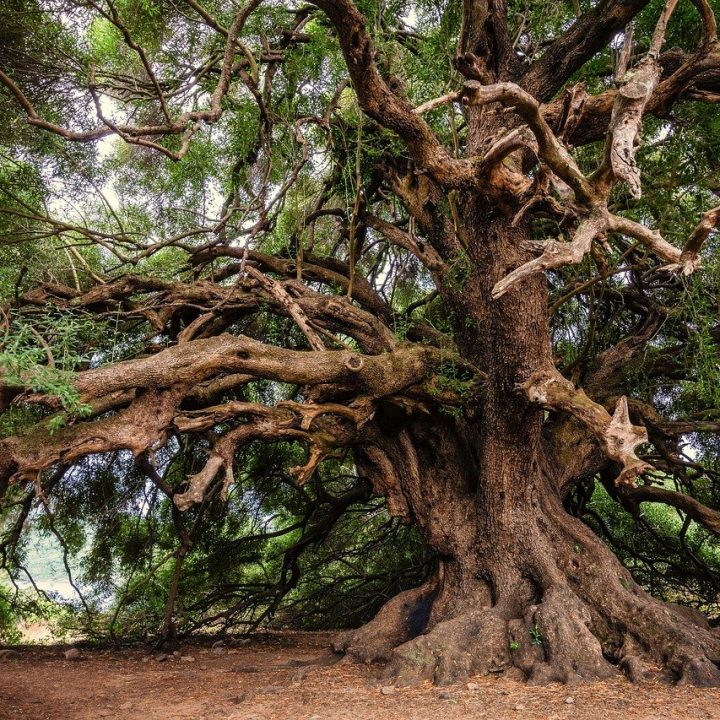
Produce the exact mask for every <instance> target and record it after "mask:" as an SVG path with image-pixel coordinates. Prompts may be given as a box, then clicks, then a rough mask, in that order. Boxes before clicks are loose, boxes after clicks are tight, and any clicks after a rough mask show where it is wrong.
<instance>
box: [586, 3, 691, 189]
mask: <svg viewBox="0 0 720 720" xmlns="http://www.w3.org/2000/svg"><path fill="white" fill-rule="evenodd" d="M676 5H677V0H669V1H668V3H667V4H666V6H665V9H664V10H663V12H662V14H661V15H660V19H659V20H658V22H657V25H656V26H655V31H654V33H653V36H652V40H651V42H650V49H649V50H648V52H647V54H646V55H645V57H644V58H643V59H642V61H641V62H640V64H639V65H638V67H637V68H635V69H634V70H632V71H630V72H628V73H626V76H625V78H623V80H624V83H623V84H622V85H621V87H620V88H619V89H618V92H617V95H616V96H615V104H614V105H613V111H612V116H611V118H610V127H609V128H608V135H607V142H606V144H605V159H604V162H603V164H602V166H601V167H600V168H599V169H598V171H597V172H596V173H595V176H594V180H595V184H596V186H597V187H598V188H599V189H600V190H601V192H604V193H608V192H609V191H610V188H612V187H613V185H614V181H615V180H624V181H625V182H626V183H627V186H628V190H629V191H630V194H631V195H632V196H633V197H635V198H639V197H640V196H641V194H642V186H641V183H640V168H639V167H638V165H637V163H636V162H635V150H636V148H637V147H638V145H639V144H640V143H639V137H640V130H641V127H642V119H643V115H644V114H645V107H646V106H647V104H648V101H649V100H650V98H651V97H652V94H653V92H655V88H656V87H657V85H658V82H659V81H660V72H661V66H660V62H659V59H658V58H659V56H660V49H661V48H662V44H663V40H664V38H665V29H666V28H667V23H668V20H669V19H670V16H671V15H672V13H673V10H675V6H676ZM625 42H626V43H630V42H632V35H626V37H625Z"/></svg>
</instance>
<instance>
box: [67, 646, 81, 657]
mask: <svg viewBox="0 0 720 720" xmlns="http://www.w3.org/2000/svg"><path fill="white" fill-rule="evenodd" d="M81 657H82V655H81V654H80V651H79V650H78V649H77V648H70V649H69V650H66V651H65V659H66V660H80V658H81Z"/></svg>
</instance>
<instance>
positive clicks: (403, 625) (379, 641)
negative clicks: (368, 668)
mask: <svg viewBox="0 0 720 720" xmlns="http://www.w3.org/2000/svg"><path fill="white" fill-rule="evenodd" d="M434 594H435V587H434V585H422V586H420V587H418V588H413V589H412V590H406V591H405V592H401V593H399V594H398V595H396V596H395V597H394V598H392V599H391V600H389V601H388V602H387V603H385V605H383V607H382V608H381V609H380V612H378V614H377V615H376V616H375V617H374V618H373V619H372V620H371V621H370V622H369V623H367V625H364V626H363V627H361V628H359V629H358V630H349V631H347V632H344V633H341V634H339V635H338V636H336V637H335V638H334V639H333V643H332V647H333V650H335V652H343V653H345V655H346V657H348V658H349V659H351V660H355V661H356V662H363V663H371V662H387V661H388V660H390V658H391V657H392V654H393V650H394V649H395V648H396V647H397V646H398V645H401V644H402V643H404V642H406V641H407V640H410V639H411V638H413V637H415V636H416V635H419V634H420V633H421V632H422V631H423V630H424V629H425V626H426V625H427V620H428V617H429V615H430V609H431V607H432V600H433V597H434Z"/></svg>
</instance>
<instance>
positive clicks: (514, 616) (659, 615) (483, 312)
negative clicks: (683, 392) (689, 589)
mask: <svg viewBox="0 0 720 720" xmlns="http://www.w3.org/2000/svg"><path fill="white" fill-rule="evenodd" d="M468 221H469V222H468V226H469V227H476V228H481V229H482V232H478V233H477V234H476V236H475V237H474V238H473V242H472V244H471V245H470V247H469V252H470V254H471V256H472V260H473V262H474V264H475V266H477V267H483V268H491V271H490V272H484V273H483V274H482V275H478V276H476V277H471V278H469V279H468V281H467V283H468V284H467V287H466V288H465V292H464V293H463V295H464V296H465V297H467V298H468V303H467V306H466V307H465V308H464V313H465V315H464V317H462V318H460V317H459V318H458V336H459V337H460V338H461V340H460V342H461V347H460V350H461V352H462V353H463V354H464V355H465V356H466V357H467V358H468V359H469V360H471V361H472V362H474V363H475V364H476V365H478V366H479V367H481V368H482V369H483V370H484V371H485V372H487V374H488V376H489V378H490V380H489V382H488V385H487V388H486V390H485V392H484V393H483V394H482V398H481V400H480V401H479V403H478V407H477V408H476V409H475V417H472V418H468V419H464V420H459V421H455V420H452V419H451V418H449V417H447V416H441V417H435V418H428V419H425V420H422V421H419V422H418V421H413V422H412V423H410V424H408V423H407V422H406V421H404V420H403V418H400V417H397V416H394V415H393V414H392V413H391V412H390V411H387V412H381V413H379V414H378V416H377V418H376V420H375V421H374V423H373V424H372V425H371V426H370V427H369V428H368V431H367V436H366V438H365V439H364V442H363V446H362V449H359V450H358V451H357V461H358V465H359V467H360V469H361V470H362V471H364V472H365V473H366V474H367V475H368V476H369V477H370V478H371V479H373V482H374V484H375V488H376V490H377V491H378V492H381V493H383V494H385V495H386V496H387V497H388V501H389V507H390V509H391V511H392V512H394V513H396V514H399V515H404V516H406V517H408V518H412V519H413V520H414V521H415V522H416V523H417V525H418V527H419V528H420V531H421V532H422V534H423V536H424V538H425V540H426V542H427V543H428V545H429V546H430V547H432V548H433V549H434V550H435V551H436V552H437V553H438V555H439V557H440V560H439V567H438V571H437V572H436V574H435V575H434V576H433V577H432V578H431V579H430V580H429V581H428V583H427V584H426V585H425V586H423V587H421V588H418V589H416V590H412V591H408V592H406V593H403V594H401V595H400V596H398V597H397V598H394V599H393V600H392V601H391V602H390V603H388V604H387V605H386V606H385V607H384V608H383V610H382V611H381V612H380V613H379V615H378V616H377V618H376V619H375V620H374V621H373V622H371V623H370V624H369V625H367V626H366V627H365V628H361V629H360V630H358V631H354V632H351V633H348V634H345V635H344V636H343V637H342V638H341V639H340V640H339V641H338V643H337V645H336V647H337V649H339V650H344V651H346V652H347V653H348V655H349V656H350V657H353V658H355V659H358V660H362V661H375V660H381V661H388V673H389V674H390V675H391V676H392V677H393V678H395V679H397V681H398V682H400V683H411V682H415V681H419V680H423V679H430V680H432V681H434V682H436V683H441V684H442V683H450V682H456V681H461V680H464V679H465V678H467V677H468V676H469V675H472V674H485V673H502V672H510V673H512V674H514V675H516V676H518V677H522V678H527V679H529V680H530V681H532V682H538V683H544V682H551V681H562V682H571V681H576V680H580V679H594V678H604V677H608V676H610V675H612V674H613V673H615V672H617V668H618V667H619V668H621V669H623V670H625V671H626V673H627V674H628V675H629V676H630V677H631V678H633V679H641V678H642V677H645V676H648V675H651V674H652V673H653V672H656V673H662V674H663V675H665V676H667V677H668V678H669V679H673V680H676V681H681V682H690V683H694V684H711V685H714V684H718V683H719V682H720V671H719V670H718V663H720V637H718V636H717V635H715V634H713V632H712V631H711V630H710V629H709V628H708V627H707V626H706V625H705V626H703V624H702V622H701V621H699V620H697V619H696V618H694V617H692V616H688V614H687V613H681V612H679V611H678V610H677V608H673V607H671V606H668V605H663V604H662V603H659V602H657V601H656V600H654V599H653V598H651V597H650V596H648V595H647V594H646V593H645V592H644V591H643V590H642V589H641V588H640V587H639V586H638V585H637V584H636V583H635V582H634V581H633V580H632V577H631V576H630V574H629V573H628V572H627V570H625V569H624V568H623V567H622V566H621V564H620V563H619V561H618V560H617V559H616V558H615V556H614V555H613V554H612V553H611V552H610V550H609V549H608V548H607V547H606V546H605V545H604V544H603V543H602V542H601V541H600V540H599V539H598V538H597V537H596V536H595V535H594V533H593V532H592V531H591V530H590V529H589V528H588V527H587V526H585V525H584V524H583V523H582V522H580V521H579V520H577V519H576V518H573V517H571V516H570V515H569V514H567V513H566V512H565V510H564V508H563V504H562V501H561V498H560V494H559V491H558V488H557V482H556V480H557V472H556V471H555V469H554V468H555V464H554V462H553V458H552V457H549V455H548V449H547V447H548V446H546V445H545V444H544V443H543V438H542V435H541V426H542V419H543V411H542V410H541V409H539V408H538V407H536V406H533V405H532V404H530V403H529V402H528V401H527V399H526V398H525V397H524V395H523V394H522V393H520V392H518V389H517V386H518V384H520V383H522V382H523V381H524V380H526V379H527V377H528V376H529V375H530V374H531V373H532V372H533V371H534V370H536V369H537V368H538V367H540V366H542V365H543V364H551V362H552V360H551V354H550V353H551V350H550V343H549V334H548V330H547V321H546V307H547V298H546V281H545V279H544V277H542V276H537V277H535V278H530V279H529V280H527V281H526V282H525V283H524V284H523V286H522V288H521V289H519V290H516V291H513V292H510V293H507V294H506V295H504V296H503V297H502V298H500V299H499V300H496V301H493V300H491V299H490V291H491V289H492V287H493V285H494V284H495V282H497V280H499V279H500V278H501V277H502V276H503V275H505V274H506V273H507V272H508V270H510V269H512V268H514V267H516V266H517V265H519V264H520V263H521V262H523V261H525V260H527V252H526V251H525V250H524V249H523V242H524V241H525V240H526V239H527V235H526V233H525V231H524V230H523V228H518V229H511V228H510V222H509V220H508V218H506V217H492V215H491V211H489V210H487V209H480V208H478V209H477V210H476V212H474V213H470V214H469V217H468ZM468 318H470V319H471V320H472V322H468ZM470 328H471V329H472V331H471V330H470Z"/></svg>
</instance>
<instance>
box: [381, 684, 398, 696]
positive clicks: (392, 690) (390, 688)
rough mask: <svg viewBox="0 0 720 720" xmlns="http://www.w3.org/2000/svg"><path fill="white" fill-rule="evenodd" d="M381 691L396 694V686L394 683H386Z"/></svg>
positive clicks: (385, 693)
mask: <svg viewBox="0 0 720 720" xmlns="http://www.w3.org/2000/svg"><path fill="white" fill-rule="evenodd" d="M380 692H381V693H382V694H383V695H394V694H395V688H394V687H393V686H392V685H385V686H384V687H381V688H380Z"/></svg>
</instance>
